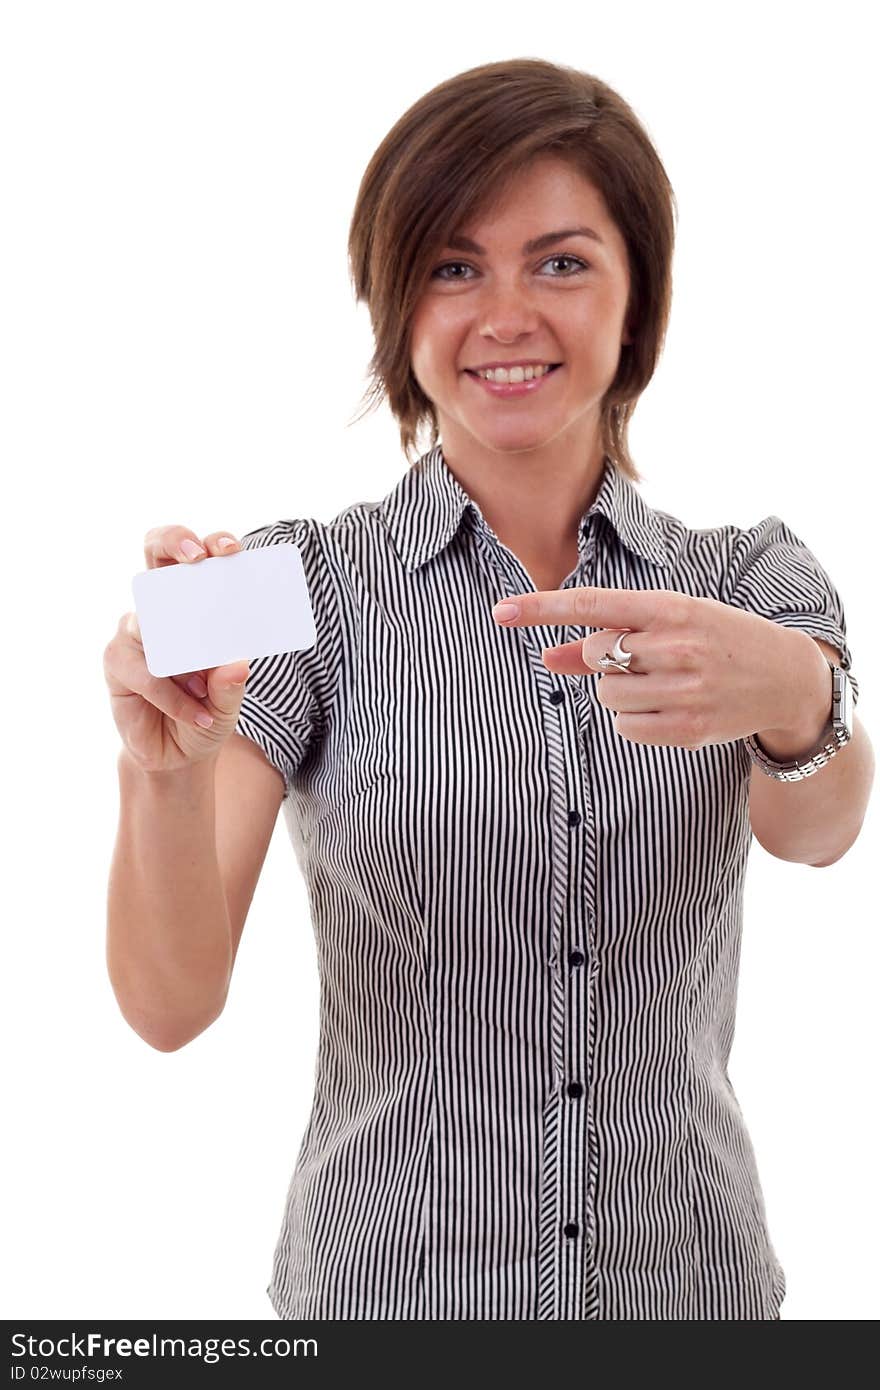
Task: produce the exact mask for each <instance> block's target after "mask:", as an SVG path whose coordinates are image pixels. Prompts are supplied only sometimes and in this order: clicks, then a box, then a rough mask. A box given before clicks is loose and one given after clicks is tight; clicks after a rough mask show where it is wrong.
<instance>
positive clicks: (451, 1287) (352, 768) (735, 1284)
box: [105, 60, 872, 1319]
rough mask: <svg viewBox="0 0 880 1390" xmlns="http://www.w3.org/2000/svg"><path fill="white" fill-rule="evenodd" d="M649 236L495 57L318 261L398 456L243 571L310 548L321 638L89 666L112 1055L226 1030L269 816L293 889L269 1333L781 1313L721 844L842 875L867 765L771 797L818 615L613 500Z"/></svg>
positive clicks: (390, 152) (643, 186)
mask: <svg viewBox="0 0 880 1390" xmlns="http://www.w3.org/2000/svg"><path fill="white" fill-rule="evenodd" d="M672 206H673V196H672V192H671V189H670V187H669V184H668V181H667V179H666V176H665V173H664V170H663V167H662V165H661V163H660V160H659V158H658V156H657V153H656V151H655V150H654V148H653V147H652V144H651V142H650V140H649V139H648V137H647V135H646V133H645V131H644V130H643V128H642V127H641V125H640V124H639V121H638V120H637V118H636V116H635V115H634V113H633V112H632V110H631V109H630V108H629V106H627V104H626V103H625V102H624V101H622V100H621V98H620V97H619V96H618V95H617V94H616V93H615V92H613V91H612V90H610V89H609V88H608V87H607V86H605V85H604V84H603V83H601V82H599V81H597V80H596V79H595V78H594V77H591V76H589V75H587V74H584V73H580V72H577V71H574V70H572V69H568V68H563V67H558V66H555V65H553V64H551V63H547V62H542V61H538V60H518V61H510V62H504V63H497V64H488V65H486V66H483V67H479V68H476V69H473V70H471V71H468V72H465V73H462V74H460V75H458V76H456V77H454V78H452V79H451V80H450V81H448V82H445V83H443V84H441V85H440V86H439V87H437V88H435V89H434V90H433V91H431V92H429V93H428V94H427V95H426V96H425V97H423V98H422V99H421V100H420V101H418V102H417V103H416V104H415V106H413V107H412V109H411V110H409V111H407V112H406V113H405V114H404V115H403V116H402V117H401V119H400V120H399V121H398V123H397V124H396V125H395V126H394V128H393V129H392V130H391V131H390V132H389V134H388V136H387V137H386V139H385V140H384V141H383V142H382V144H381V146H380V147H379V149H378V150H377V152H376V154H375V156H374V157H373V159H372V160H371V162H370V165H369V167H368V169H367V171H366V173H365V175H364V178H363V182H362V184H361V188H360V191H359V194H358V198H357V203H356V207H355V210H354V216H353V220H352V226H351V234H350V252H351V265H352V271H353V275H354V281H355V287H356V291H357V294H358V297H359V299H362V300H365V301H366V303H367V304H368V305H369V308H370V312H371V315H372V320H373V324H374V329H375V335H376V352H375V355H374V358H373V361H372V363H371V368H372V372H373V396H374V399H375V401H378V400H379V399H382V398H383V396H387V398H388V400H389V403H390V405H391V408H392V410H393V412H394V414H395V416H396V418H397V419H398V421H399V424H400V432H401V441H402V445H403V448H404V450H405V452H406V453H407V456H408V457H409V456H410V453H411V451H413V450H414V451H415V452H416V454H418V450H417V448H416V447H415V441H416V439H417V437H418V431H419V428H420V427H421V426H422V425H423V424H425V423H428V424H429V425H430V427H431V447H430V448H429V449H428V451H427V452H426V453H423V454H422V455H421V456H418V457H416V459H415V461H414V462H412V460H411V462H412V466H411V467H410V469H409V470H408V472H407V473H406V475H405V476H404V477H403V478H402V479H401V481H400V482H399V484H398V485H397V486H396V487H395V488H394V489H393V491H392V492H391V493H390V494H389V495H388V496H387V497H386V498H385V499H384V500H383V501H381V502H378V503H359V504H356V505H354V506H351V507H349V508H347V509H346V510H345V511H343V512H342V513H341V514H340V515H339V516H338V517H336V518H335V519H334V520H333V521H331V522H330V523H322V522H319V521H316V520H314V519H297V520H292V521H279V522H278V523H276V524H273V525H269V526H266V527H264V528H262V529H260V530H258V531H254V532H251V533H250V534H248V535H247V536H245V537H244V538H243V539H242V541H241V546H243V547H244V548H250V547H253V546H260V545H271V544H275V543H279V542H294V543H296V545H298V546H299V547H300V550H301V553H302V557H303V563H304V566H305V571H306V577H307V581H308V585H309V592H310V596H311V601H312V606H313V609H314V613H315V621H316V628H317V642H316V644H315V646H314V647H312V648H311V649H309V650H306V651H298V652H292V653H287V654H284V655H282V656H275V657H269V658H263V659H259V660H255V661H253V662H251V663H250V669H249V672H248V670H247V668H246V667H245V668H242V665H241V663H234V664H233V665H232V666H226V667H222V668H217V669H216V670H212V671H203V672H198V673H192V675H191V676H190V677H189V679H188V678H187V677H184V676H181V677H174V678H170V679H166V680H156V679H153V678H151V677H150V676H149V674H148V673H147V672H146V669H145V667H144V665H143V653H142V649H141V646H140V643H139V640H138V632H137V624H136V620H135V619H134V615H126V617H125V618H124V619H123V620H122V622H121V623H120V632H119V634H118V635H117V638H116V639H114V642H113V643H111V644H110V647H109V648H108V651H107V655H106V657H105V664H106V667H107V672H108V681H109V684H110V689H111V692H112V696H113V707H114V713H115V715H116V719H117V724H118V726H119V728H120V731H121V733H122V735H123V739H124V740H125V743H126V747H125V749H124V750H123V753H122V754H121V755H120V787H121V816H120V837H119V841H118V844H117V852H116V857H115V859H114V868H113V876H112V879H111V893H110V916H109V928H108V962H109V968H110V973H111V978H112V980H113V984H114V988H115V989H116V992H117V997H118V998H119V1001H120V1006H121V1007H122V1009H123V1012H124V1013H125V1016H126V1017H127V1018H128V1019H129V1021H130V1022H131V1023H132V1025H133V1026H134V1027H135V1028H136V1029H137V1030H138V1031H139V1032H140V1033H141V1035H142V1036H144V1037H145V1038H146V1039H147V1040H148V1041H150V1042H151V1043H152V1044H153V1045H154V1046H157V1047H160V1048H163V1049H165V1050H172V1049H174V1048H177V1047H179V1046H182V1045H183V1044H184V1043H185V1042H187V1041H188V1040H189V1039H191V1038H192V1037H194V1036H195V1035H196V1034H197V1033H198V1032H200V1031H202V1030H203V1029H204V1028H205V1027H207V1026H208V1025H209V1024H210V1022H211V1021H212V1020H213V1019H214V1018H216V1017H217V1015H218V1014H219V1012H220V1011H221V1010H222V1008H223V1005H224V1002H225V998H226V992H227V990H228V985H229V976H230V973H231V970H232V965H233V962H234V958H235V953H236V950H237V947H238V942H239V940H240V936H241V932H242V929H243V926H244V921H245V918H246V915H247V911H248V907H249V905H250V902H251V898H252V895H253V891H254V887H255V885H256V882H257V879H258V876H259V872H260V868H261V866H262V863H263V859H264V856H265V853H266V850H267V847H268V844H269V840H270V838H271V834H272V829H273V826H274V824H275V820H276V817H277V811H278V808H279V805H282V804H283V807H284V811H285V817H286V819H287V823H288V829H289V831H290V834H291V838H292V841H293V844H294V847H295V850H296V853H297V856H298V859H299V863H300V867H301V869H302V871H303V874H304V876H305V879H306V882H307V885H308V890H309V897H310V903H311V908H312V913H313V919H314V927H315V934H316V942H317V950H318V963H319V970H320V979H321V1021H320V1043H319V1053H318V1059H317V1071H316V1088H315V1098H314V1106H313V1110H312V1114H311V1117H310V1120H309V1123H308V1126H307V1129H306V1133H305V1135H304V1136H303V1140H302V1144H301V1147H300V1151H299V1155H298V1159H297V1163H296V1168H295V1171H294V1174H293V1178H292V1182H291V1185H290V1189H289V1192H288V1199H287V1207H286V1210H285V1214H284V1220H283V1224H282V1230H281V1234H280V1237H279V1240H278V1244H277V1247H276V1251H275V1261H274V1268H273V1275H272V1280H271V1283H270V1284H269V1287H268V1290H267V1292H268V1294H269V1296H270V1299H271V1301H272V1304H273V1306H274V1308H275V1309H276V1311H277V1312H278V1313H279V1315H280V1316H282V1317H285V1318H315V1317H317V1318H390V1319H402V1318H432V1319H435V1318H436V1319H439V1318H443V1319H475V1318H480V1319H482V1318H489V1319H563V1318H564V1319H598V1318H612V1319H642V1318H645V1319H651V1318H674V1319H678V1318H722V1319H723V1318H767V1319H772V1318H775V1317H777V1316H778V1310H779V1305H780V1303H781V1301H782V1299H783V1296H784V1292H785V1278H784V1274H783V1270H782V1268H781V1267H780V1265H779V1262H778V1260H777V1258H776V1255H775V1252H774V1250H773V1247H772V1244H771V1241H770V1238H769V1235H768V1231H767V1225H766V1217H765V1210H764V1203H763V1199H762V1194H761V1189H760V1184H759V1179H758V1174H757V1171H756V1167H755V1159H754V1154H753V1151H752V1147H751V1144H750V1141H749V1137H748V1134H747V1132H746V1128H745V1125H744V1123H743V1119H742V1116H741V1114H740V1110H739V1107H738V1104H737V1101H736V1098H735V1095H734V1092H733V1089H732V1087H731V1085H730V1081H729V1078H728V1076H727V1071H726V1066H727V1060H728V1056H729V1050H730V1044H731V1040H732V1036H733V1028H734V1008H735V994H736V977H737V966H738V958H739V943H740V928H741V919H742V891H743V878H744V873H745V867H746V861H747V856H748V849H749V844H750V838H751V834H752V833H753V832H754V834H756V835H757V836H758V838H759V839H760V840H761V842H762V843H763V844H764V845H765V847H766V848H768V849H769V850H770V852H771V853H774V854H777V855H779V856H780V857H781V858H786V859H793V860H796V861H800V862H809V863H819V862H827V861H828V860H829V859H830V858H831V857H838V856H839V855H840V854H842V853H843V852H845V849H846V848H847V847H848V844H849V843H850V842H851V840H852V839H854V838H855V835H856V834H857V833H858V826H859V825H860V823H861V815H862V814H863V813H864V803H865V802H866V800H867V795H868V789H869V786H870V780H871V770H872V764H871V753H870V745H869V744H868V742H867V738H866V736H865V734H864V730H862V729H861V727H860V726H857V728H856V731H855V736H853V737H851V738H850V740H849V743H845V736H846V733H845V731H844V733H843V734H842V735H841V742H842V746H841V751H840V754H839V756H829V755H826V761H827V766H823V767H822V768H821V774H820V776H818V777H815V776H810V777H802V778H800V780H799V785H797V786H794V785H791V784H790V783H789V782H788V781H785V780H780V779H779V778H778V777H777V776H774V775H765V771H766V772H767V773H770V774H772V771H773V769H772V768H770V767H768V768H767V769H766V770H765V769H764V768H759V767H758V765H757V761H756V760H757V759H759V758H761V757H762V756H766V757H767V758H769V759H770V760H771V761H772V762H777V763H781V764H785V763H786V761H788V760H791V759H795V760H797V759H801V760H806V759H807V758H808V757H809V756H811V755H812V754H813V753H814V752H815V751H816V749H817V747H819V746H820V745H821V744H822V743H828V741H829V739H830V741H831V743H832V744H835V751H836V742H835V738H833V737H832V736H831V733H830V732H829V730H828V728H827V726H828V720H829V714H830V711H831V695H832V683H831V682H832V673H831V672H830V671H829V664H830V665H832V666H839V667H841V668H843V673H842V676H841V677H838V678H836V679H838V680H841V679H842V680H843V682H844V683H846V682H849V681H852V694H853V695H854V696H857V694H858V689H857V686H856V684H855V681H854V679H853V678H851V677H849V676H847V675H846V672H848V671H849V668H850V665H851V654H850V651H849V648H848V647H847V644H846V630H845V620H844V612H843V608H842V606H841V602H840V598H839V596H838V594H837V592H836V590H835V589H834V587H833V585H832V583H831V581H830V579H829V577H828V575H827V574H826V573H825V571H824V570H823V569H822V567H821V565H820V564H819V562H818V560H817V559H816V558H815V557H814V556H813V555H812V554H811V552H810V551H809V550H808V549H807V548H806V546H804V545H803V543H802V542H801V541H800V540H799V538H798V537H797V536H795V535H794V534H793V533H792V532H791V531H790V530H789V528H788V527H787V526H785V524H784V523H783V522H782V521H781V520H780V519H779V518H778V517H775V516H769V517H767V518H765V519H764V520H763V521H762V522H760V523H759V524H757V525H755V526H753V527H751V528H747V529H742V528H739V527H737V526H734V525H725V526H719V527H715V528H711V529H708V530H698V531H695V530H692V529H690V528H688V527H687V526H685V525H684V524H683V523H682V522H680V521H679V520H677V519H676V518H675V517H673V516H671V515H669V514H668V513H666V512H662V511H657V510H654V509H652V508H650V507H649V506H647V504H646V503H645V502H644V501H643V500H642V498H641V496H640V494H639V492H638V489H637V488H636V486H635V483H636V481H638V474H637V472H636V469H635V466H634V464H633V462H632V460H631V458H630V455H629V452H628V449H627V425H628V420H629V417H630V415H631V414H632V411H633V409H634V407H635V403H636V401H637V399H638V397H639V395H640V393H641V392H642V391H643V390H644V388H645V386H646V385H647V383H648V381H649V380H650V379H651V376H652V374H653V371H654V368H655V365H656V362H657V360H658V357H659V353H660V349H661V344H662V341H663V337H664V333H665V328H666V322H667V317H668V312H669V303H670V285H671V261H672V250H673V216H672ZM441 441H442V442H441ZM229 539H230V538H229V536H225V535H224V536H221V535H220V534H214V535H211V536H208V537H206V538H204V541H203V543H202V545H203V549H202V554H208V555H212V556H213V555H218V554H221V553H223V552H222V549H221V545H222V543H223V541H224V540H225V541H227V542H228V541H229ZM232 539H233V542H234V537H233V538H232ZM181 542H184V543H186V542H190V543H191V544H192V543H195V544H198V543H199V538H198V537H197V536H196V535H195V533H193V532H190V531H188V530H187V529H186V528H184V527H166V528H161V529H158V530H156V531H154V532H150V533H149V534H148V536H147V545H146V550H147V563H148V564H163V563H177V562H179V561H182V562H184V563H189V562H192V557H188V556H186V555H184V554H183V553H181V552H180V550H179V546H180V544H181ZM236 548H237V545H236V544H235V543H234V544H233V546H232V549H233V550H234V549H236ZM196 562H197V561H196ZM512 598H517V599H518V600H519V601H520V604H521V611H520V613H519V615H518V616H514V617H513V618H512V620H510V619H508V620H507V621H505V619H504V614H503V613H502V612H501V610H495V611H494V612H493V608H494V605H496V604H497V603H498V601H499V600H508V599H512ZM584 629H589V630H590V635H588V636H587V637H586V638H585V637H584ZM623 634H626V637H625V638H624V636H623ZM603 670H604V671H605V672H606V674H605V675H604V676H603V677H602V678H601V679H600V677H599V674H598V673H599V672H600V671H603ZM233 677H237V678H238V679H239V681H241V680H243V679H245V678H246V680H247V684H246V687H245V686H244V685H241V684H239V685H238V686H234V685H232V684H231V681H232V678H233ZM187 685H189V686H190V688H191V689H192V690H193V692H194V693H193V696H192V697H191V696H190V695H189V694H187V692H186V687H187ZM199 697H201V699H200V698H199ZM199 715H201V718H202V719H203V720H205V719H207V720H210V721H213V722H211V723H210V725H209V727H207V728H204V729H203V728H201V727H198V726H197V724H196V723H195V722H193V720H194V719H197V718H198V717H199ZM839 723H840V721H839V720H838V725H839ZM835 727H837V726H835ZM233 732H235V733H236V734H237V735H238V737H235V738H232V737H230V735H231V734H232V733H233ZM753 735H757V739H756V740H754V741H751V742H750V741H749V740H750V737H751V736H753ZM793 767H794V769H795V771H794V775H795V776H797V763H796V762H795V763H794V764H793ZM753 769H754V770H753ZM823 781H824V789H823ZM826 797H834V798H835V799H836V802H837V804H838V805H846V806H847V808H848V811H847V816H846V817H844V820H843V821H842V822H841V821H838V822H836V823H835V826H834V830H833V833H829V824H830V821H829V817H828V816H827V815H824V814H823V803H824V802H825V799H826ZM215 817H216V824H215ZM832 819H833V818H832Z"/></svg>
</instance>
